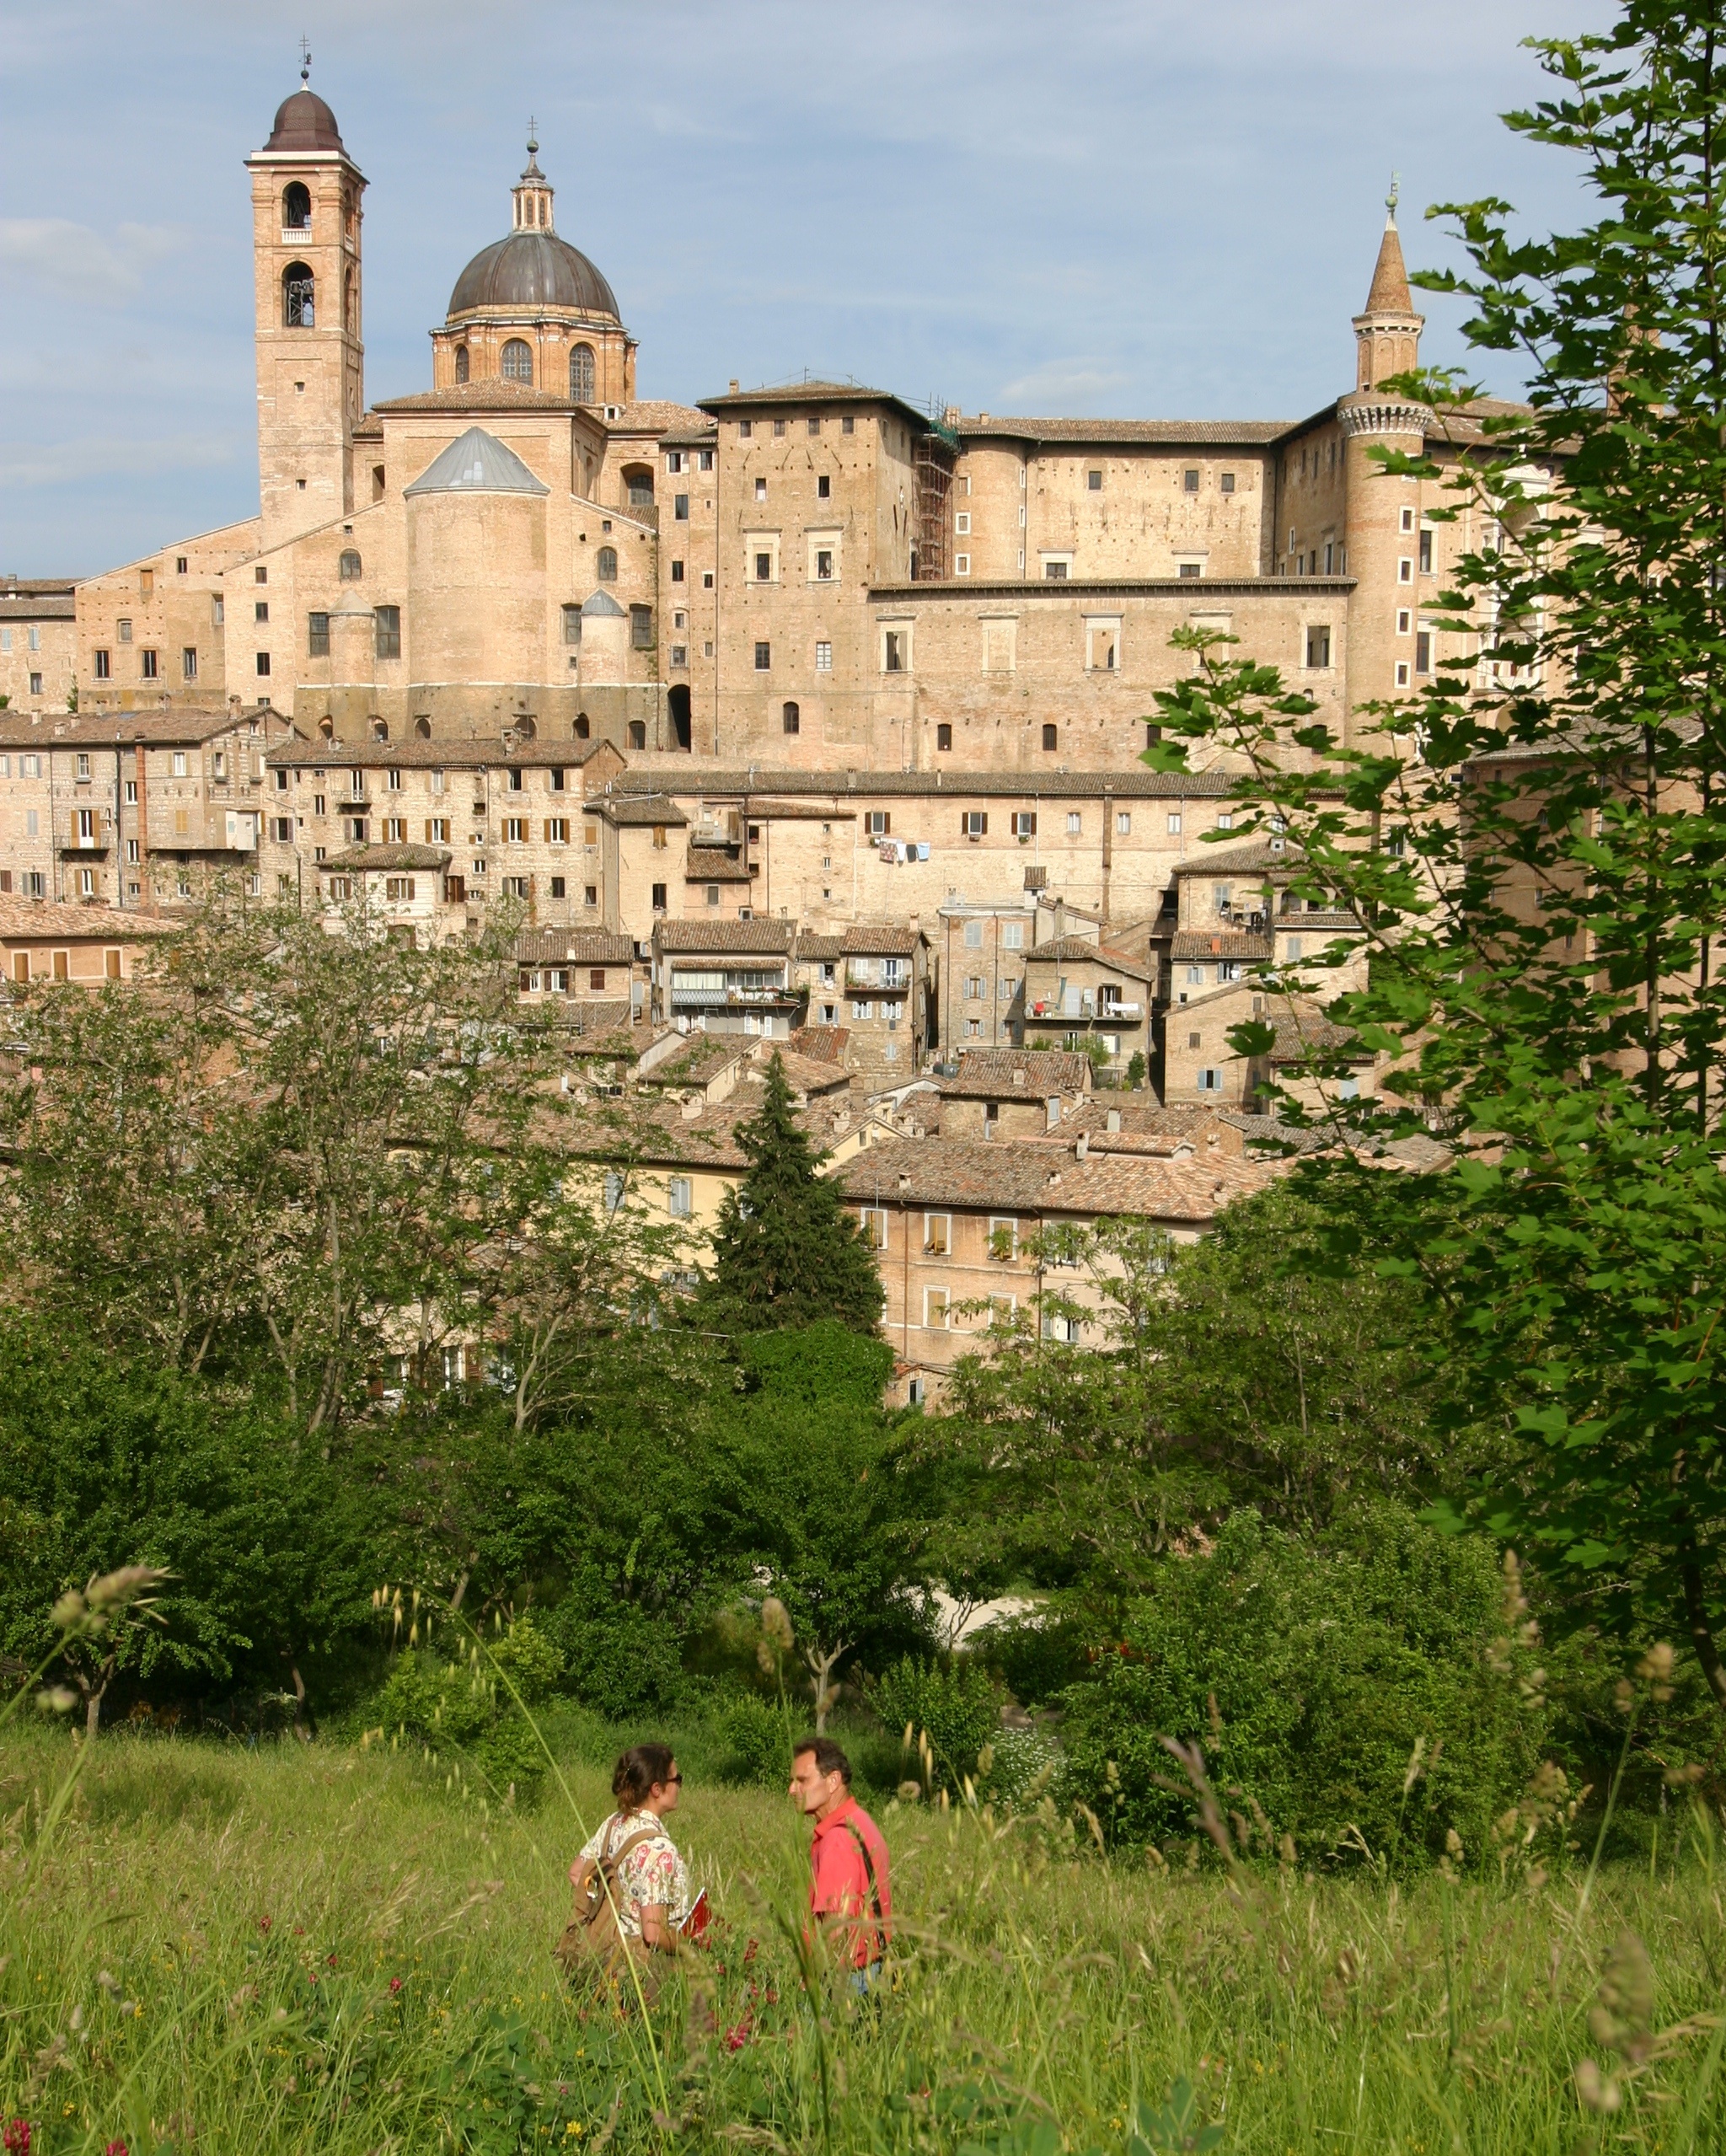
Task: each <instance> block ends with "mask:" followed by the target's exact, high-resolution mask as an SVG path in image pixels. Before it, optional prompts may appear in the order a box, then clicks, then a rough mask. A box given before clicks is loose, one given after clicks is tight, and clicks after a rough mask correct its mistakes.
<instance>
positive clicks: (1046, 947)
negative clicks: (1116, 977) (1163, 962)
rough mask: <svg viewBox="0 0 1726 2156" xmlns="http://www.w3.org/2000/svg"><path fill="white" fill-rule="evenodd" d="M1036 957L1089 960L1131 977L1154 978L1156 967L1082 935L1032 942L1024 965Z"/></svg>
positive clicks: (1074, 962) (1065, 961)
mask: <svg viewBox="0 0 1726 2156" xmlns="http://www.w3.org/2000/svg"><path fill="white" fill-rule="evenodd" d="M1038 958H1049V959H1053V960H1054V961H1055V962H1056V963H1059V964H1061V965H1078V964H1085V963H1091V964H1092V965H1096V966H1101V967H1102V968H1103V969H1104V970H1105V971H1106V972H1110V973H1131V974H1132V976H1133V978H1134V980H1139V981H1149V980H1155V978H1156V968H1155V966H1147V965H1146V963H1145V962H1144V959H1143V958H1129V957H1128V956H1127V953H1126V952H1124V951H1117V950H1115V949H1113V948H1112V947H1111V946H1109V945H1107V944H1102V943H1092V942H1090V941H1087V939H1086V938H1085V937H1084V936H1060V937H1059V938H1055V937H1051V938H1050V940H1049V941H1048V942H1047V943H1037V944H1033V945H1032V947H1031V949H1030V950H1028V951H1027V952H1026V953H1025V961H1026V964H1027V965H1030V964H1032V963H1035V961H1036V960H1037V959H1038Z"/></svg>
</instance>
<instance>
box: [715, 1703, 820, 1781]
mask: <svg viewBox="0 0 1726 2156" xmlns="http://www.w3.org/2000/svg"><path fill="white" fill-rule="evenodd" d="M802 1734H803V1732H802V1729H801V1724H800V1725H799V1726H798V1727H797V1728H796V1730H793V1729H792V1728H791V1724H790V1721H789V1719H788V1717H787V1713H786V1710H785V1708H783V1707H782V1706H781V1705H780V1703H779V1701H778V1700H776V1699H764V1698H763V1697H761V1695H760V1693H759V1692H737V1693H734V1694H733V1695H732V1696H731V1697H729V1698H727V1699H726V1701H725V1703H723V1705H722V1706H721V1708H720V1709H719V1712H718V1714H716V1716H715V1718H714V1735H715V1737H716V1740H717V1746H718V1752H719V1775H720V1779H721V1781H724V1782H734V1783H743V1784H745V1785H747V1786H752V1787H754V1788H757V1789H777V1788H779V1787H780V1786H781V1785H782V1784H783V1783H785V1782H787V1781H788V1780H789V1779H790V1778H791V1745H792V1742H793V1741H794V1740H795V1739H796V1737H799V1736H801V1735H802Z"/></svg>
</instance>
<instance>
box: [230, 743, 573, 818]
mask: <svg viewBox="0 0 1726 2156" xmlns="http://www.w3.org/2000/svg"><path fill="white" fill-rule="evenodd" d="M610 746H611V743H609V742H605V741H519V742H517V743H513V744H512V746H511V747H509V748H505V746H504V744H503V743H502V741H501V739H497V740H493V741H490V742H486V741H474V740H472V739H469V740H462V741H455V740H445V741H395V742H391V741H317V742H313V743H306V742H303V741H294V742H291V743H284V744H283V745H282V747H281V748H272V749H271V752H270V759H269V760H270V763H271V765H272V767H274V766H277V765H282V766H286V768H287V769H288V770H297V771H307V770H324V769H325V768H326V767H327V766H330V765H332V764H333V765H334V766H335V768H336V770H344V771H345V770H349V769H350V768H352V769H356V770H373V771H387V770H391V769H392V768H399V769H401V770H408V771H443V770H448V771H470V770H472V771H483V770H489V769H490V767H491V766H493V765H496V767H497V768H498V769H499V770H503V769H505V768H506V767H507V766H508V765H511V764H515V765H519V766H520V768H521V769H522V770H525V771H542V770H560V769H561V770H580V769H581V768H582V765H583V764H585V763H587V759H589V757H591V756H596V755H598V753H599V751H600V750H601V749H602V748H610ZM592 805H593V804H592V803H591V802H590V803H589V804H588V806H589V807H592Z"/></svg>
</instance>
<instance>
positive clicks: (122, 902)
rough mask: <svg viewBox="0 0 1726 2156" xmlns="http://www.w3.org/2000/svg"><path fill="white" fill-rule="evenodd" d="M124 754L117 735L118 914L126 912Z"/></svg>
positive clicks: (115, 864) (116, 881)
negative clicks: (122, 782)
mask: <svg viewBox="0 0 1726 2156" xmlns="http://www.w3.org/2000/svg"><path fill="white" fill-rule="evenodd" d="M122 754H123V751H122V750H121V746H120V738H119V736H118V735H116V736H115V741H114V909H115V912H116V913H124V912H125V910H126V830H125V825H124V823H123V820H122V818H121V813H120V801H121V795H122V794H123V793H124V792H125V791H126V789H125V787H124V786H122V785H121V778H120V775H121V770H122V768H123V767H122V765H121V760H120V759H121V755H122Z"/></svg>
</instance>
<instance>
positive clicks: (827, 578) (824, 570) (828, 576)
mask: <svg viewBox="0 0 1726 2156" xmlns="http://www.w3.org/2000/svg"><path fill="white" fill-rule="evenodd" d="M815 581H816V582H817V584H830V583H831V582H833V549H832V548H831V547H830V546H818V547H817V548H816V550H815Z"/></svg>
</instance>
